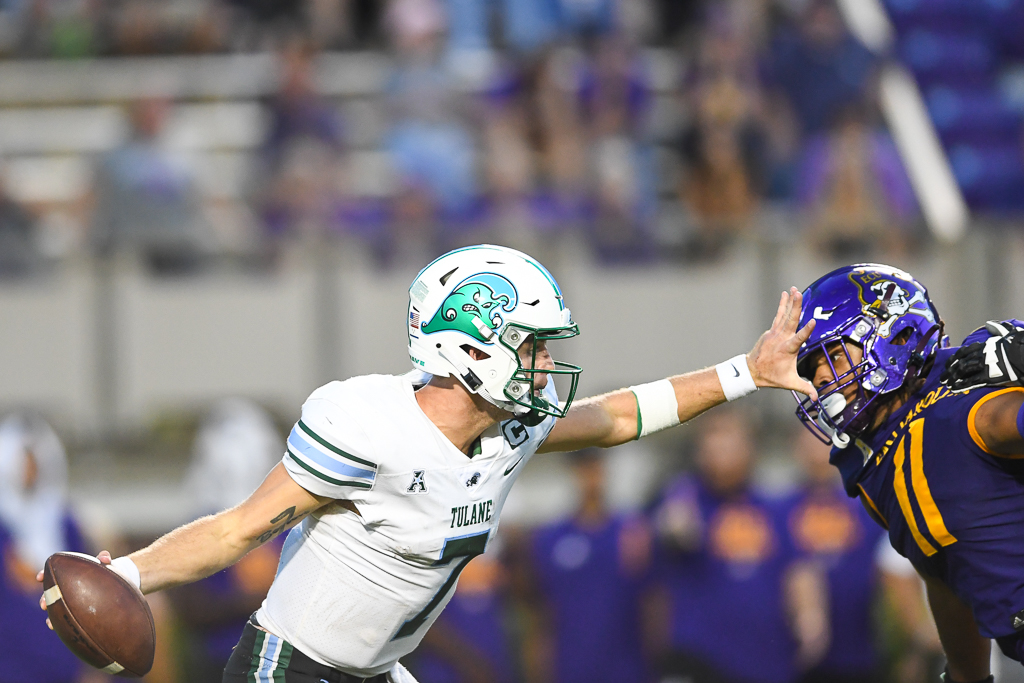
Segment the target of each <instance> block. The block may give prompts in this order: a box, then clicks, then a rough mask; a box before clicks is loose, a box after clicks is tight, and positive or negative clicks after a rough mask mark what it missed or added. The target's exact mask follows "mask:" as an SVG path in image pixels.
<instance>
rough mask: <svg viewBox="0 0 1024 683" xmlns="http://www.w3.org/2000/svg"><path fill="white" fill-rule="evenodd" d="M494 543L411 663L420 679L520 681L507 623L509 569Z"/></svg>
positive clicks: (431, 682) (465, 576) (424, 682)
mask: <svg viewBox="0 0 1024 683" xmlns="http://www.w3.org/2000/svg"><path fill="white" fill-rule="evenodd" d="M498 555H499V553H498V552H496V549H495V548H490V549H489V550H488V552H487V554H486V555H480V556H479V557H475V558H473V561H472V562H470V563H469V564H467V565H466V568H465V570H463V572H462V574H461V575H460V576H459V585H458V587H457V588H456V589H455V594H454V595H453V596H452V599H451V600H450V601H449V602H448V605H447V606H446V607H445V608H444V611H443V612H442V613H441V615H440V616H439V617H438V618H437V621H435V622H434V625H433V626H431V627H430V630H429V631H427V633H426V635H425V636H424V637H423V642H422V643H420V646H419V648H417V650H416V654H415V659H414V660H413V662H412V663H411V664H410V665H409V667H410V669H411V670H412V672H413V673H414V674H415V676H416V680H418V681H419V683H512V682H513V681H515V680H517V679H516V676H515V672H516V667H515V660H514V654H513V649H512V640H511V634H510V633H509V630H508V628H507V626H508V624H507V622H508V618H509V613H508V612H507V610H506V607H507V604H506V601H505V597H506V593H505V586H506V583H507V581H506V572H505V568H504V567H503V566H502V564H501V563H500V562H499V561H498V559H497V556H498Z"/></svg>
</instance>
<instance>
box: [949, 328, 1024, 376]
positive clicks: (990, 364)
mask: <svg viewBox="0 0 1024 683" xmlns="http://www.w3.org/2000/svg"><path fill="white" fill-rule="evenodd" d="M985 329H987V330H988V331H989V332H991V333H992V335H993V336H992V337H989V338H988V339H987V340H985V341H983V342H975V343H974V344H969V345H967V346H961V347H960V348H959V349H957V351H956V353H954V354H953V355H952V357H950V359H949V360H948V361H946V368H945V370H943V371H942V376H941V377H940V378H939V379H940V381H941V382H942V383H943V384H945V385H946V386H948V387H949V388H950V389H952V390H953V391H967V390H968V389H976V388H977V387H1002V386H1022V385H1024V328H1020V327H1014V326H1012V325H1006V324H1003V323H998V322H993V321H989V322H987V323H985Z"/></svg>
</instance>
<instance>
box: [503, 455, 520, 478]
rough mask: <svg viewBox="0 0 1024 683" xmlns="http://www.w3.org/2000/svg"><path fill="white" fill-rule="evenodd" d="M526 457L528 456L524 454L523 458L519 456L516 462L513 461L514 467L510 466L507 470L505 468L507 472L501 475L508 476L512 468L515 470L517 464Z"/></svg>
mask: <svg viewBox="0 0 1024 683" xmlns="http://www.w3.org/2000/svg"><path fill="white" fill-rule="evenodd" d="M525 457H526V456H525V455H524V456H522V457H521V458H519V459H518V460H516V461H515V462H514V463H512V467H509V468H508V469H507V470H505V474H503V475H501V476H503V477H507V476H508V473H509V472H511V471H512V470H514V469H515V468H516V465H518V464H519V463H521V462H522V461H523V458H525Z"/></svg>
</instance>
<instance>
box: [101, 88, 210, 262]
mask: <svg viewBox="0 0 1024 683" xmlns="http://www.w3.org/2000/svg"><path fill="white" fill-rule="evenodd" d="M169 107H170V103H169V102H167V101H166V100H163V99H159V98H146V99H142V100H139V101H137V102H135V103H133V104H132V105H131V108H130V110H129V117H130V121H131V139H130V140H129V141H128V142H127V143H126V144H124V145H122V146H121V147H119V148H117V149H115V150H113V151H112V152H110V153H108V154H107V155H106V156H104V157H103V158H102V159H101V161H100V163H99V165H98V167H97V169H96V175H95V185H94V193H95V201H96V208H95V212H94V214H93V219H92V241H93V244H94V245H95V247H96V249H97V250H98V251H99V252H100V253H101V254H108V253H110V252H113V251H116V250H121V249H126V248H128V249H139V250H140V251H141V252H142V253H143V254H144V255H145V256H146V258H147V260H148V262H149V265H150V267H151V268H152V269H153V270H154V271H155V272H158V273H167V274H174V273H186V272H193V271H195V270H197V269H198V268H199V267H200V266H201V264H202V261H203V257H204V256H205V255H206V254H208V253H209V252H210V250H211V247H212V245H211V241H212V234H211V231H210V226H209V224H208V223H207V221H206V217H205V215H204V213H203V207H202V202H201V197H200V193H199V187H198V185H197V182H196V178H195V175H194V173H193V171H192V170H191V169H190V168H189V167H188V165H187V164H186V163H185V162H184V160H182V159H181V158H179V157H178V156H177V155H175V154H174V153H173V152H172V151H171V150H170V149H168V148H167V146H166V143H165V140H164V139H162V137H161V133H162V132H163V131H164V126H165V123H166V120H167V115H168V110H169Z"/></svg>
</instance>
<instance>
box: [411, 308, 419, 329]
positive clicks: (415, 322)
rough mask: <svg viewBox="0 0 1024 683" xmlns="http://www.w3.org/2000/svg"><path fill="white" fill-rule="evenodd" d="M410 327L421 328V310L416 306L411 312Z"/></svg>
mask: <svg viewBox="0 0 1024 683" xmlns="http://www.w3.org/2000/svg"><path fill="white" fill-rule="evenodd" d="M409 327H413V328H415V329H417V330H418V329H420V312H419V311H417V310H416V309H415V308H414V309H412V311H411V312H410V313H409Z"/></svg>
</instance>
